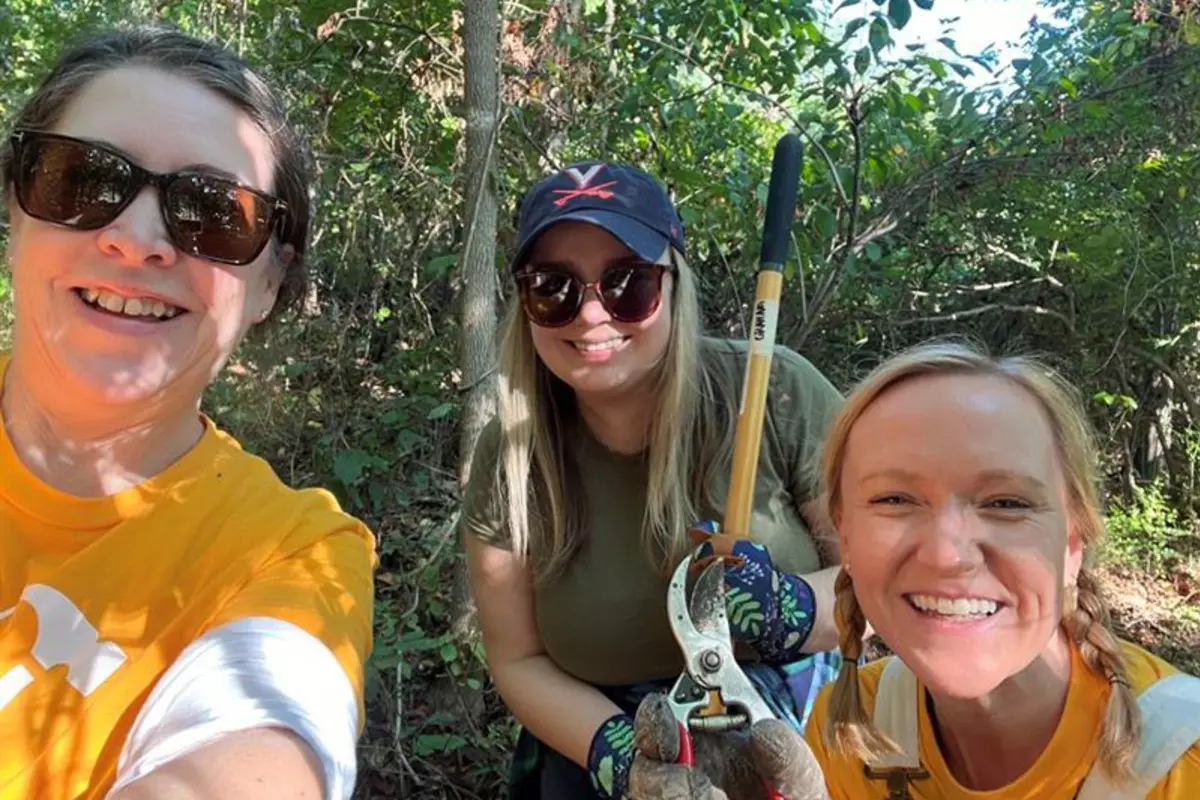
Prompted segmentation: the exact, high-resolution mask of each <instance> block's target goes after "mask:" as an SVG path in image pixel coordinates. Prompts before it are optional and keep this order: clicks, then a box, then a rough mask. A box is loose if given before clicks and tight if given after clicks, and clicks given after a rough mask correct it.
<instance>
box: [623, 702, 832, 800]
mask: <svg viewBox="0 0 1200 800" xmlns="http://www.w3.org/2000/svg"><path fill="white" fill-rule="evenodd" d="M634 731H635V737H636V738H635V741H636V755H635V757H634V761H633V768H632V769H631V770H630V773H629V792H628V795H627V797H628V800H764V798H766V796H767V795H766V792H765V790H764V788H763V784H764V781H765V782H766V784H767V785H770V786H771V787H773V788H774V790H775V791H776V792H778V793H779V794H781V795H782V796H783V797H785V798H787V800H829V792H828V790H826V788H825V777H824V775H822V773H821V767H820V765H819V764H818V763H817V759H816V757H815V756H814V755H813V753H812V750H810V749H809V748H808V745H807V744H805V743H804V740H803V739H801V738H800V737H799V736H798V735H797V734H796V733H794V732H793V731H792V729H791V728H790V727H788V725H787V723H785V722H782V721H780V720H777V719H766V720H759V721H758V722H757V723H755V724H754V726H753V727H752V728H751V729H750V731H749V734H748V735H747V734H745V733H693V734H692V746H693V750H694V755H695V761H696V765H695V766H694V767H685V766H683V765H681V764H675V763H674V762H675V760H676V759H677V758H679V728H678V726H677V724H676V722H675V717H674V716H673V715H672V714H671V709H670V707H669V706H668V705H667V697H666V695H665V694H661V693H656V694H652V695H649V696H647V697H646V699H645V700H643V701H642V703H641V705H639V706H638V710H637V716H636V722H635V727H634Z"/></svg>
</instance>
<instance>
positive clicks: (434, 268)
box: [424, 253, 458, 280]
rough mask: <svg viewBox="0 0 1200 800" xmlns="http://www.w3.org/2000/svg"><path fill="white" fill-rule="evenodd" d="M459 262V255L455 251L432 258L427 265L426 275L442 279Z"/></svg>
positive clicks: (433, 278) (434, 278)
mask: <svg viewBox="0 0 1200 800" xmlns="http://www.w3.org/2000/svg"><path fill="white" fill-rule="evenodd" d="M457 263H458V255H457V254H454V253H450V254H448V255H444V256H438V257H437V258H432V259H430V260H429V263H427V264H426V265H425V270H424V271H425V276H426V277H427V278H430V279H432V280H440V279H442V278H444V277H446V274H447V273H448V272H450V268H451V267H453V266H454V265H455V264H457Z"/></svg>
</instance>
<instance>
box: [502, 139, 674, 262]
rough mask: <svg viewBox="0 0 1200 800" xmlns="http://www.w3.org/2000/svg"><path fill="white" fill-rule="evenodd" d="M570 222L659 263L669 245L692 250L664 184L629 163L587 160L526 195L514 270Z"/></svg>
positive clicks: (514, 258) (522, 203) (572, 166)
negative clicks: (550, 232) (548, 234)
mask: <svg viewBox="0 0 1200 800" xmlns="http://www.w3.org/2000/svg"><path fill="white" fill-rule="evenodd" d="M568 220H575V221H578V222H590V223H591V224H593V225H598V226H599V227H601V228H603V229H604V230H606V231H608V232H609V233H611V234H612V235H613V236H615V237H616V238H617V239H619V240H620V241H621V242H623V243H624V244H625V246H626V247H628V248H629V249H630V250H632V251H633V252H635V253H637V254H638V256H639V257H641V258H644V259H645V260H647V261H658V260H659V259H660V258H661V257H662V254H663V253H664V252H665V251H666V249H667V245H668V244H670V245H672V246H674V247H675V249H676V250H678V251H679V252H680V253H685V252H686V251H685V250H684V236H683V221H682V220H681V219H680V218H679V214H678V213H677V212H676V211H675V206H673V205H672V204H671V199H670V198H669V197H667V193H666V190H664V189H663V187H662V186H661V185H659V183H658V181H656V180H655V179H654V178H652V177H650V176H649V175H648V174H646V173H645V172H643V171H642V170H640V169H638V168H637V167H631V166H628V165H626V164H613V163H610V162H607V161H581V162H579V163H577V164H571V165H570V166H568V167H566V168H565V169H563V170H562V171H560V172H556V173H554V174H553V175H551V176H549V177H547V178H543V179H542V180H541V181H539V182H538V183H537V184H535V185H534V187H533V188H532V189H530V190H529V192H528V193H527V194H526V195H525V199H524V200H523V201H522V202H521V214H520V218H519V221H518V222H517V252H516V254H515V255H514V256H513V260H512V265H511V266H512V269H513V271H516V270H519V269H520V268H521V267H523V266H524V265H525V260H526V259H527V258H528V257H529V253H530V252H531V251H532V250H533V245H534V243H535V242H536V241H537V238H538V236H540V235H541V234H542V233H543V232H545V230H546V229H547V228H549V227H550V226H552V225H554V224H556V223H559V222H566V221H568Z"/></svg>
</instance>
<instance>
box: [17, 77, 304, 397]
mask: <svg viewBox="0 0 1200 800" xmlns="http://www.w3.org/2000/svg"><path fill="white" fill-rule="evenodd" d="M148 110H149V111H148ZM54 132H55V133H59V134H64V135H67V136H71V137H76V138H80V139H86V140H91V141H95V142H97V143H101V144H105V145H108V146H110V147H113V148H115V149H117V150H120V151H122V152H124V153H125V154H127V156H128V157H129V158H130V159H131V160H132V161H134V162H135V163H136V164H138V165H140V166H141V167H144V168H145V169H148V170H150V171H152V172H171V171H174V170H179V169H182V168H184V167H188V168H192V169H200V170H208V171H212V172H213V173H215V174H218V175H221V176H222V177H232V178H234V179H236V180H237V181H239V182H241V183H244V184H246V185H249V186H252V187H255V188H258V189H261V190H264V191H270V189H271V180H272V175H273V172H274V169H275V159H274V156H273V154H272V150H271V145H270V141H269V139H268V138H267V136H266V134H264V133H263V131H262V130H260V129H259V128H258V127H257V126H256V125H255V124H254V123H253V122H252V121H251V119H250V118H249V117H248V116H247V115H246V114H245V113H244V112H242V111H241V110H239V109H238V108H237V107H236V106H234V105H233V104H231V103H230V102H228V101H227V100H225V99H224V98H223V97H221V96H220V95H218V94H216V93H214V92H212V91H211V90H209V89H206V88H204V87H202V86H200V85H199V84H197V83H194V82H192V81H189V80H186V79H184V78H180V77H177V76H174V75H171V74H169V73H166V72H163V71H160V70H155V69H150V68H121V69H115V70H111V71H109V72H105V73H103V74H101V75H100V76H98V77H97V78H95V79H94V80H93V81H92V82H91V83H89V84H88V85H87V86H86V87H85V88H84V89H83V90H82V91H81V92H80V93H79V94H78V95H77V96H76V97H75V98H74V99H73V100H72V101H71V103H70V104H69V105H68V106H67V107H66V109H65V111H64V113H63V115H62V117H61V118H60V119H59V121H58V123H57V124H56V125H55V127H54ZM8 207H9V213H10V216H11V219H12V228H11V237H10V242H9V246H8V257H9V262H10V264H11V265H12V272H13V291H14V298H15V306H16V330H15V336H14V358H21V359H25V360H27V361H28V362H29V364H30V365H31V366H32V368H33V369H32V370H29V369H27V370H26V373H27V374H30V375H35V376H37V378H38V380H44V381H46V382H48V383H47V385H50V386H53V387H55V389H56V391H58V392H61V393H63V396H69V397H71V398H72V402H73V403H76V404H78V407H79V408H81V409H86V408H89V407H94V406H97V405H99V406H108V407H114V406H116V407H129V406H131V405H132V406H136V407H137V408H138V411H139V415H140V416H144V415H146V414H153V413H155V409H156V408H159V407H177V406H179V405H181V404H182V405H183V406H193V407H194V406H195V404H196V403H197V402H198V400H199V397H200V395H201V393H202V392H203V391H204V388H205V387H206V386H207V385H208V384H209V382H210V381H211V380H212V378H213V377H214V376H215V375H216V374H217V372H219V371H220V369H221V367H222V366H223V365H224V364H225V362H226V361H227V360H228V358H229V356H230V354H231V353H232V352H233V350H234V348H235V347H236V346H237V344H238V342H239V341H240V339H241V338H242V336H243V335H244V334H245V332H246V331H247V330H248V329H249V328H250V326H251V325H252V324H254V322H255V321H257V320H258V319H260V318H261V317H262V316H263V315H264V314H265V313H267V312H268V311H269V310H270V308H271V306H272V304H273V303H274V299H275V294H276V291H277V288H278V282H279V278H280V277H281V272H282V271H281V270H280V269H279V266H278V265H276V264H272V263H271V257H272V256H271V249H272V248H271V247H268V248H265V249H264V251H263V252H262V253H261V254H260V255H259V256H258V258H257V259H256V260H255V261H254V262H252V263H251V264H249V265H246V266H228V265H222V264H216V263H213V262H210V261H206V260H204V259H201V258H196V257H193V256H190V255H186V254H184V253H182V252H180V251H179V250H178V249H176V248H175V247H174V246H173V245H172V244H171V242H170V240H169V238H168V236H167V231H166V228H165V225H164V222H163V218H162V215H161V211H160V205H159V197H158V192H157V190H155V189H153V188H150V187H147V188H144V189H143V190H142V191H141V193H140V194H138V196H137V197H136V198H135V199H134V200H133V202H132V203H131V204H130V205H129V206H128V207H127V208H126V209H125V210H124V211H123V212H122V213H121V215H120V216H119V217H118V218H117V219H115V220H114V221H113V222H111V223H110V224H108V225H106V226H104V227H102V228H100V229H98V230H91V231H80V230H72V229H69V228H66V227H62V226H58V225H54V224H51V223H48V222H43V221H41V220H38V219H34V218H32V217H29V216H27V215H26V214H25V213H24V212H23V211H21V209H20V208H19V206H18V205H17V203H16V202H15V200H14V199H13V198H12V197H11V196H10V197H9V198H8Z"/></svg>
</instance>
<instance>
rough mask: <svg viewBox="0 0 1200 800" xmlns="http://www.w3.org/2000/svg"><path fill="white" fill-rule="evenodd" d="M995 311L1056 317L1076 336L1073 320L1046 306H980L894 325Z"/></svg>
mask: <svg viewBox="0 0 1200 800" xmlns="http://www.w3.org/2000/svg"><path fill="white" fill-rule="evenodd" d="M993 311H1008V312H1010V313H1014V314H1034V315H1037V316H1042V317H1054V318H1055V319H1057V320H1059V321H1060V322H1062V324H1063V325H1065V326H1066V327H1067V330H1068V331H1070V332H1071V335H1074V334H1075V326H1074V325H1072V324H1071V320H1069V319H1067V316H1066V315H1065V314H1063V313H1062V312H1061V311H1055V310H1054V309H1052V308H1046V307H1045V306H1035V305H1010V304H1008V303H991V304H989V305H986V306H979V307H978V308H971V309H968V310H966V311H955V312H953V313H950V314H941V315H939V316H935V317H918V318H916V319H903V320H899V321H897V322H894V323H892V324H894V325H895V326H896V327H897V328H906V327H908V326H910V325H920V324H922V323H938V322H959V321H960V320H964V319H968V318H970V317H978V316H979V315H981V314H989V313H991V312H993Z"/></svg>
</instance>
